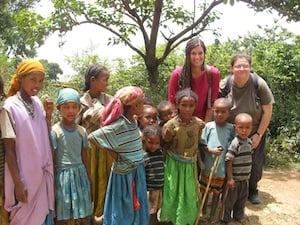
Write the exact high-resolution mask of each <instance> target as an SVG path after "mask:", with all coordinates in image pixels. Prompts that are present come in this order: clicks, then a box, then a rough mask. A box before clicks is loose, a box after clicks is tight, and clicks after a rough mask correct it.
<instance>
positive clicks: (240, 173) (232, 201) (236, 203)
mask: <svg viewBox="0 0 300 225" xmlns="http://www.w3.org/2000/svg"><path fill="white" fill-rule="evenodd" d="M234 129H235V131H236V133H237V136H236V137H235V138H234V139H233V140H232V142H231V144H230V146H229V147H228V151H227V153H226V158H225V161H226V180H227V186H226V188H227V189H228V192H227V193H226V192H225V194H224V198H225V205H224V212H222V213H223V214H222V220H223V221H224V222H225V223H226V225H231V224H233V223H232V220H235V221H238V222H240V223H242V224H244V220H245V204H246V201H247V198H248V182H249V177H250V172H251V167H252V155H251V154H252V143H251V140H250V138H248V137H249V135H250V133H251V130H252V117H251V116H250V115H249V114H247V113H240V114H238V115H237V116H236V117H235V120H234Z"/></svg>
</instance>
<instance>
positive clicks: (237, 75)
mask: <svg viewBox="0 0 300 225" xmlns="http://www.w3.org/2000/svg"><path fill="white" fill-rule="evenodd" d="M230 71H231V72H232V74H234V79H235V80H247V79H248V77H249V75H250V71H251V65H250V62H249V60H248V59H247V58H246V57H238V58H236V59H235V61H233V63H232V65H231V68H230Z"/></svg>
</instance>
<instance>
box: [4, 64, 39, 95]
mask: <svg viewBox="0 0 300 225" xmlns="http://www.w3.org/2000/svg"><path fill="white" fill-rule="evenodd" d="M32 72H42V73H44V74H45V68H44V66H43V65H42V64H41V63H40V62H39V61H38V60H35V59H25V60H23V61H22V62H21V63H20V64H19V65H18V67H17V70H16V72H15V74H13V75H12V78H11V80H10V87H9V89H8V93H7V96H12V95H15V94H16V93H17V92H18V91H19V90H20V81H19V79H20V78H21V77H24V76H26V75H28V74H30V73H32Z"/></svg>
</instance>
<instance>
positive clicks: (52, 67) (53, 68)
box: [40, 59, 63, 81]
mask: <svg viewBox="0 0 300 225" xmlns="http://www.w3.org/2000/svg"><path fill="white" fill-rule="evenodd" d="M40 61H41V63H42V64H43V65H44V67H45V68H46V73H47V75H48V77H49V79H50V80H53V81H57V80H58V75H59V74H62V73H63V71H62V69H61V68H60V66H59V64H58V63H51V62H48V60H45V59H42V60H40Z"/></svg>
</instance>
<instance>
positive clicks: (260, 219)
mask: <svg viewBox="0 0 300 225" xmlns="http://www.w3.org/2000/svg"><path fill="white" fill-rule="evenodd" d="M258 188H259V196H260V200H261V203H260V204H258V205H253V204H251V203H250V202H247V204H246V221H245V223H244V224H245V225H300V171H290V170H268V171H264V174H263V178H262V180H261V181H260V182H259V186H258ZM216 220H217V219H216ZM216 220H215V221H214V222H210V223H208V222H204V221H203V220H202V221H200V223H199V225H208V224H214V225H221V224H222V223H221V222H218V221H216ZM235 224H236V225H238V224H239V225H240V224H241V223H238V222H236V223H235Z"/></svg>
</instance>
